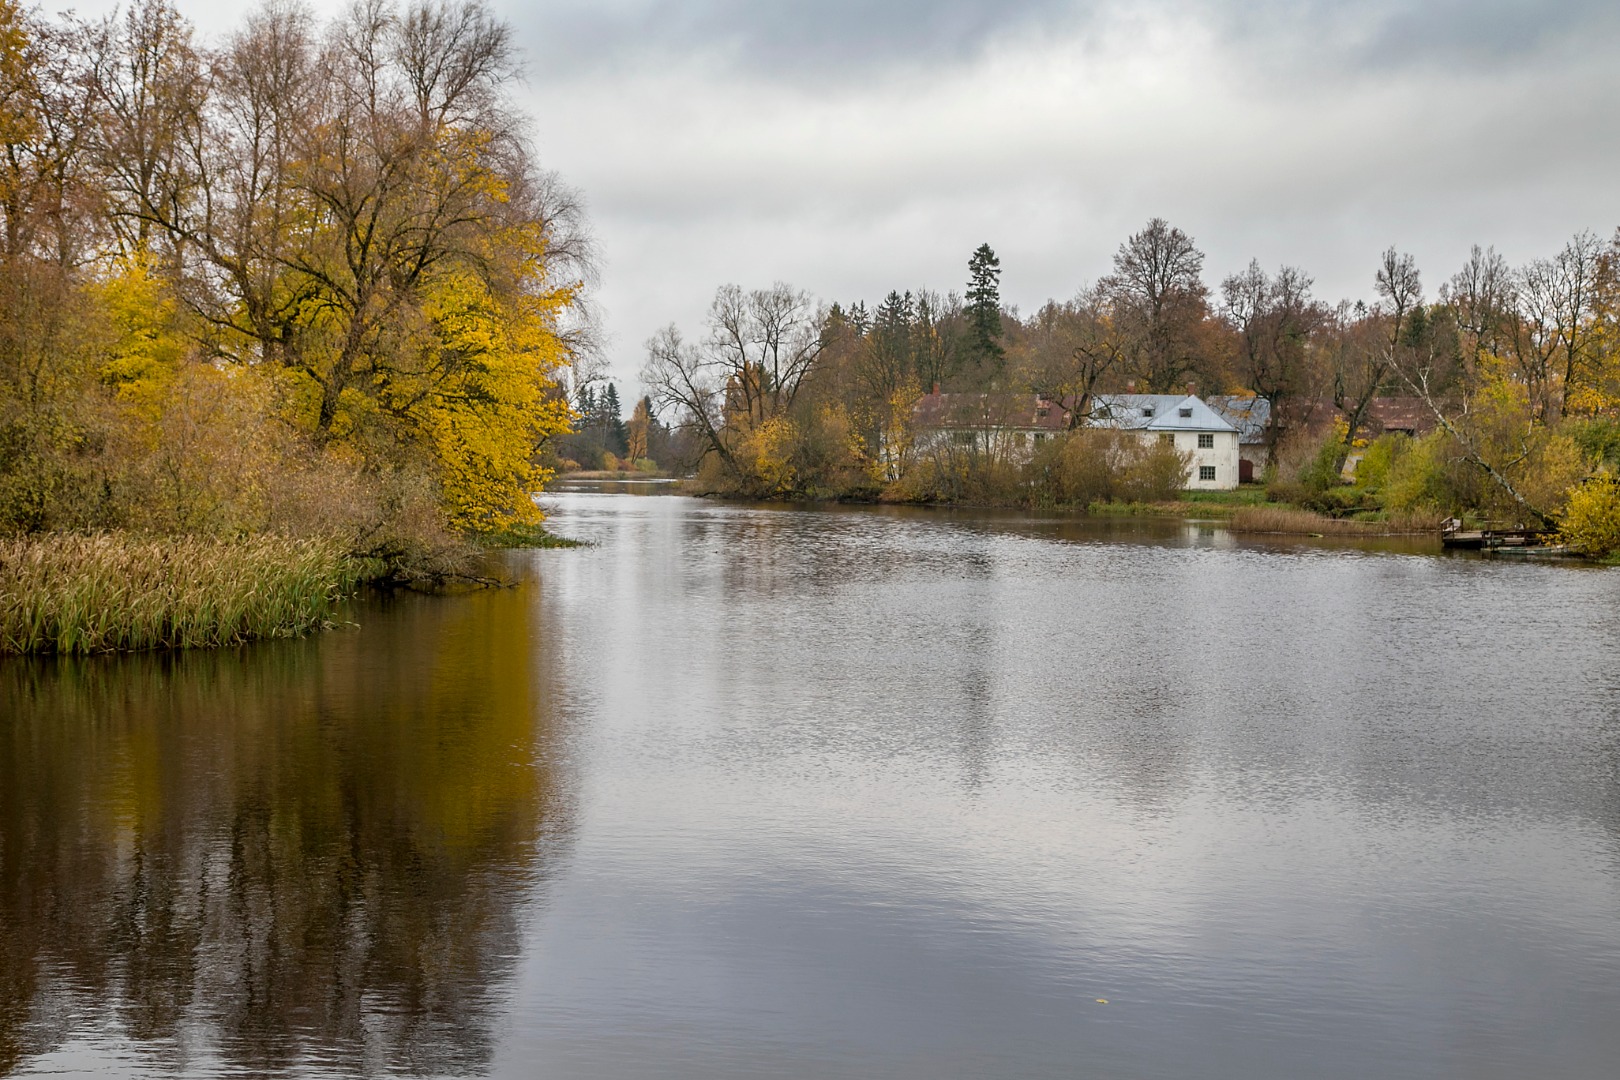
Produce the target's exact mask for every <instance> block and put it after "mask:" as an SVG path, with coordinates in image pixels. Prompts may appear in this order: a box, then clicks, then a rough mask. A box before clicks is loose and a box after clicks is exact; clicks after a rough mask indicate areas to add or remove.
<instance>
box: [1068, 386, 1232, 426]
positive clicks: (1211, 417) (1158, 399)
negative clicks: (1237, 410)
mask: <svg viewBox="0 0 1620 1080" xmlns="http://www.w3.org/2000/svg"><path fill="white" fill-rule="evenodd" d="M1093 400H1094V401H1095V402H1096V404H1095V406H1094V408H1093V411H1092V414H1091V420H1090V423H1091V426H1093V427H1114V428H1129V429H1132V430H1138V431H1234V432H1235V431H1237V430H1238V429H1237V427H1236V426H1234V425H1233V424H1231V423H1230V422H1228V421H1227V420H1226V419H1225V418H1224V417H1222V416H1221V415H1220V414H1219V413H1217V412H1216V411H1215V410H1214V409H1212V408H1210V407H1209V406H1208V405H1206V404H1204V402H1203V401H1202V400H1200V399H1199V398H1197V397H1195V396H1193V395H1192V394H1098V395H1097V396H1096V398H1095V399H1093ZM1183 413H1187V414H1188V415H1186V416H1183V415H1182V414H1183Z"/></svg>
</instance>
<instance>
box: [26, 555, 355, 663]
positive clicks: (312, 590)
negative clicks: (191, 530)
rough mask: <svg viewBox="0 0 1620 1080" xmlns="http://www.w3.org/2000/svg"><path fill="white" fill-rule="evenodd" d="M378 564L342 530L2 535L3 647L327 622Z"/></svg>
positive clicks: (198, 637)
mask: <svg viewBox="0 0 1620 1080" xmlns="http://www.w3.org/2000/svg"><path fill="white" fill-rule="evenodd" d="M367 570H368V567H366V566H365V565H364V564H362V563H359V562H357V561H355V560H354V559H352V558H349V557H348V555H347V554H346V551H345V548H344V545H343V544H342V543H341V542H339V541H337V540H333V539H307V538H306V539H293V538H290V537H282V536H258V537H253V538H250V539H246V540H221V539H214V538H210V537H204V536H168V537H161V538H157V537H142V536H135V535H131V534H124V533H99V534H94V535H64V534H52V535H46V536H39V537H20V538H15V539H0V653H63V654H86V653H104V652H124V651H134V650H142V649H175V648H194V647H203V646H220V645H237V644H241V643H244V642H247V641H251V640H253V639H255V638H267V637H294V636H298V635H300V634H305V633H308V632H310V631H312V630H316V629H319V628H321V627H322V626H324V625H326V624H327V621H328V619H329V618H330V616H331V614H332V611H333V607H334V605H335V604H336V603H337V602H338V601H339V600H340V599H342V597H344V596H345V595H347V594H349V593H352V592H353V591H354V589H355V588H356V587H357V586H358V585H359V583H360V581H361V580H362V578H363V576H364V575H365V573H366V572H367Z"/></svg>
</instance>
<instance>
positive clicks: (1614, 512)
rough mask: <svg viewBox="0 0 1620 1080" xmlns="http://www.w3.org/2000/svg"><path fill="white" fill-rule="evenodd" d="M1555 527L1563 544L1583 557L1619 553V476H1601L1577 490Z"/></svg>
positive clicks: (1571, 496)
mask: <svg viewBox="0 0 1620 1080" xmlns="http://www.w3.org/2000/svg"><path fill="white" fill-rule="evenodd" d="M1558 525H1559V534H1560V536H1561V537H1562V538H1563V540H1564V542H1565V543H1567V544H1568V545H1569V546H1570V547H1572V548H1574V549H1575V550H1576V551H1579V552H1581V553H1582V554H1584V555H1591V556H1594V557H1596V558H1603V557H1606V556H1609V555H1613V554H1614V553H1615V552H1617V551H1620V477H1615V476H1611V475H1609V474H1607V473H1602V474H1599V475H1597V476H1594V477H1592V478H1591V479H1590V480H1588V481H1587V482H1586V483H1584V484H1582V485H1581V486H1580V487H1578V488H1576V489H1575V491H1574V493H1573V494H1571V495H1570V497H1569V504H1568V505H1567V506H1566V507H1564V512H1563V513H1562V514H1560V515H1559V519H1558Z"/></svg>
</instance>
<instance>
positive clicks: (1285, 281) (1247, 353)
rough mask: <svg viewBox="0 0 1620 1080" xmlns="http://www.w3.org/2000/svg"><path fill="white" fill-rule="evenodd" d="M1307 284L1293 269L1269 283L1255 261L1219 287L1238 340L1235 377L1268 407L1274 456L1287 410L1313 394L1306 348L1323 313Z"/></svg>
mask: <svg viewBox="0 0 1620 1080" xmlns="http://www.w3.org/2000/svg"><path fill="white" fill-rule="evenodd" d="M1311 284H1312V282H1311V279H1310V277H1309V276H1308V275H1307V274H1306V273H1305V272H1304V271H1303V270H1300V269H1299V268H1297V267H1293V266H1284V267H1283V268H1282V269H1280V270H1279V271H1277V276H1276V277H1275V278H1272V277H1269V276H1267V274H1266V272H1265V271H1264V270H1262V269H1261V268H1260V262H1259V260H1253V261H1251V262H1250V263H1249V266H1248V269H1247V270H1245V271H1244V272H1243V273H1241V274H1234V275H1232V276H1231V277H1229V278H1227V279H1226V280H1225V281H1224V282H1222V283H1221V295H1222V298H1223V302H1224V314H1225V317H1226V321H1227V323H1228V324H1229V325H1230V326H1231V327H1232V329H1233V331H1234V332H1235V334H1236V336H1237V374H1238V376H1239V377H1240V378H1242V380H1243V382H1244V383H1245V385H1247V386H1248V388H1249V389H1251V390H1253V391H1254V392H1255V393H1256V394H1257V395H1259V396H1260V397H1262V398H1265V399H1266V400H1267V401H1268V402H1270V404H1271V424H1270V426H1269V427H1268V429H1267V433H1266V438H1267V441H1268V444H1269V445H1270V448H1271V449H1272V450H1273V451H1275V449H1276V447H1277V442H1278V440H1279V439H1281V438H1282V436H1283V434H1284V429H1285V427H1286V425H1287V421H1286V419H1285V418H1286V417H1287V415H1288V406H1289V405H1290V404H1291V403H1292V402H1293V400H1294V399H1295V398H1298V397H1302V396H1306V395H1307V394H1309V393H1310V392H1311V390H1312V379H1311V375H1312V372H1311V364H1310V360H1311V349H1310V345H1311V341H1312V338H1313V336H1314V335H1315V334H1316V332H1317V331H1318V330H1319V329H1320V328H1321V326H1322V325H1323V323H1324V321H1325V320H1326V318H1327V312H1326V311H1325V310H1324V309H1323V307H1322V305H1321V304H1318V303H1317V302H1316V301H1314V300H1312V299H1311Z"/></svg>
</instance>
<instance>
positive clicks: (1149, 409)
mask: <svg viewBox="0 0 1620 1080" xmlns="http://www.w3.org/2000/svg"><path fill="white" fill-rule="evenodd" d="M1142 415H1143V416H1144V417H1151V416H1152V415H1153V406H1151V405H1144V406H1142Z"/></svg>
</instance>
